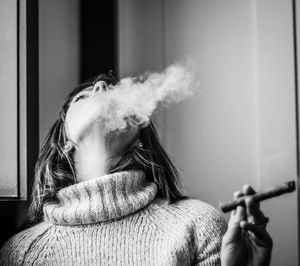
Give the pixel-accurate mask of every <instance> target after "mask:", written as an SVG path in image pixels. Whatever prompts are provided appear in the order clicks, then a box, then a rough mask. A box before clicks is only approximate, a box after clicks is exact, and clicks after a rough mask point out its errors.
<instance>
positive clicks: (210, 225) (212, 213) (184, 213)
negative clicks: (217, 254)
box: [156, 197, 227, 234]
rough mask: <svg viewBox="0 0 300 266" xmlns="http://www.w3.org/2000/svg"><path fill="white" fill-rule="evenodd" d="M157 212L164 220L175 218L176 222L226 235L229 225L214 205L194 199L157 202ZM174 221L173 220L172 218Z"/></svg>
mask: <svg viewBox="0 0 300 266" xmlns="http://www.w3.org/2000/svg"><path fill="white" fill-rule="evenodd" d="M156 212H157V213H159V214H160V215H159V216H161V215H162V214H163V215H164V218H166V219H168V218H169V217H173V219H174V220H176V222H179V223H180V222H183V223H189V224H191V225H192V226H195V227H196V228H202V229H203V228H206V230H208V231H216V230H217V231H219V232H220V234H224V233H225V231H226V228H227V223H226V221H225V219H224V217H223V216H222V214H221V213H220V212H219V211H218V210H217V209H216V208H214V207H213V206H212V205H210V204H208V203H206V202H203V201H201V200H198V199H194V198H188V197H186V198H184V199H180V200H177V201H175V202H172V203H170V202H168V201H166V200H158V201H156ZM170 219H172V218H170Z"/></svg>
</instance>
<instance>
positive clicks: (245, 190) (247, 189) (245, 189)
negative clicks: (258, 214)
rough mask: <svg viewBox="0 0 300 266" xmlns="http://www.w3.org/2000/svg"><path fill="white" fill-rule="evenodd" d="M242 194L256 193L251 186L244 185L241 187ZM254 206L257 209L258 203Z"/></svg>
mask: <svg viewBox="0 0 300 266" xmlns="http://www.w3.org/2000/svg"><path fill="white" fill-rule="evenodd" d="M243 193H244V194H245V195H254V194H255V193H256V191H255V190H254V189H253V188H252V187H251V186H249V185H248V184H246V185H244V186H243ZM256 204H257V206H258V207H259V203H258V202H257V203H256Z"/></svg>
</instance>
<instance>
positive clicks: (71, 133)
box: [65, 81, 138, 150]
mask: <svg viewBox="0 0 300 266" xmlns="http://www.w3.org/2000/svg"><path fill="white" fill-rule="evenodd" d="M108 90H109V88H108V86H107V84H106V83H105V82H104V81H98V82H97V83H96V84H95V85H94V86H91V87H88V88H86V89H84V90H82V91H80V92H79V93H78V94H77V95H75V96H74V97H73V99H72V101H71V103H70V106H69V109H68V111H67V113H66V120H65V130H66V134H67V138H68V139H69V140H71V141H72V142H74V143H75V144H80V142H81V141H82V140H83V139H84V138H87V137H88V136H90V134H91V133H92V131H93V130H96V129H97V132H99V128H100V132H102V134H101V135H102V137H103V141H104V142H105V143H108V145H109V146H110V147H111V148H112V149H113V150H116V149H117V148H118V147H119V148H121V146H124V145H126V144H127V143H129V141H132V139H134V138H135V137H136V135H137V133H138V129H136V128H129V127H128V128H127V130H126V131H125V132H124V131H122V132H120V131H112V132H106V131H105V128H104V125H103V124H101V120H99V117H100V114H101V94H104V93H106V91H108ZM97 134H98V133H97Z"/></svg>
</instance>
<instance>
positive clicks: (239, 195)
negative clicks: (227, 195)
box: [233, 191, 244, 199]
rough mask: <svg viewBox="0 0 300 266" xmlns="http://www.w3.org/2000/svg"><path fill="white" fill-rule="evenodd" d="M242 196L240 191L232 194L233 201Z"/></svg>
mask: <svg viewBox="0 0 300 266" xmlns="http://www.w3.org/2000/svg"><path fill="white" fill-rule="evenodd" d="M243 196H244V193H243V192H242V191H235V192H234V193H233V198H234V199H237V198H239V197H243Z"/></svg>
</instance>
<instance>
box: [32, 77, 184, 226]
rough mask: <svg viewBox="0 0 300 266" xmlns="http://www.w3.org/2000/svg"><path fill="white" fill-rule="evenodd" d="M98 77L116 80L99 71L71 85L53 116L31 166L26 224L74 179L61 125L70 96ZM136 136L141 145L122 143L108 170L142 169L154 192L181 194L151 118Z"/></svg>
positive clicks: (172, 198)
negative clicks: (80, 82)
mask: <svg viewBox="0 0 300 266" xmlns="http://www.w3.org/2000/svg"><path fill="white" fill-rule="evenodd" d="M99 80H103V81H105V82H106V83H107V84H112V85H114V84H115V83H116V80H115V78H114V77H113V76H112V74H111V73H110V74H105V75H104V74H101V75H100V76H98V77H97V78H95V79H93V80H90V81H88V82H85V83H83V84H82V85H80V86H79V87H77V88H75V89H74V90H73V91H72V92H71V93H70V94H69V95H68V97H67V98H66V100H65V103H64V104H63V106H62V109H61V110H60V112H59V115H58V118H57V120H56V121H55V123H54V124H53V126H52V127H51V129H50V131H49V133H48V135H47V137H46V138H45V140H44V143H43V145H42V148H41V150H40V153H39V157H38V160H37V163H36V167H35V177H34V183H33V186H32V198H31V203H30V207H29V211H28V217H27V223H28V225H27V226H29V225H32V224H34V223H37V222H39V221H42V219H43V206H44V204H45V203H47V202H51V201H56V200H57V192H58V191H59V190H60V189H61V188H64V187H67V186H70V185H72V184H75V183H76V182H77V181H76V176H75V171H74V161H73V159H72V153H66V152H64V146H65V144H66V141H67V136H66V132H65V127H64V125H65V118H66V113H67V110H68V108H69V105H70V103H71V102H72V99H73V97H74V96H75V95H76V94H78V92H80V91H82V90H84V89H85V88H87V87H89V86H93V85H94V84H95V83H96V82H97V81H99ZM139 140H140V141H141V143H142V145H141V146H137V147H135V148H133V149H127V148H126V147H125V148H123V150H122V151H121V152H120V153H119V154H118V155H116V156H114V157H112V158H111V159H110V163H109V169H108V173H115V172H119V171H126V170H143V171H144V172H145V174H146V178H147V180H149V181H153V182H155V183H156V184H157V186H158V192H157V193H158V196H160V197H162V198H166V199H168V200H169V201H170V202H174V201H176V200H179V199H181V198H184V196H183V194H182V192H181V182H180V177H179V173H178V171H177V169H176V167H175V166H174V164H173V163H172V161H171V160H170V158H169V156H168V155H167V153H166V152H165V151H164V149H163V147H162V146H161V144H160V142H159V140H158V135H157V133H156V130H155V127H154V125H153V123H152V122H151V123H150V124H149V125H148V126H147V127H145V128H142V129H140V133H139ZM127 147H128V146H127Z"/></svg>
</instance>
